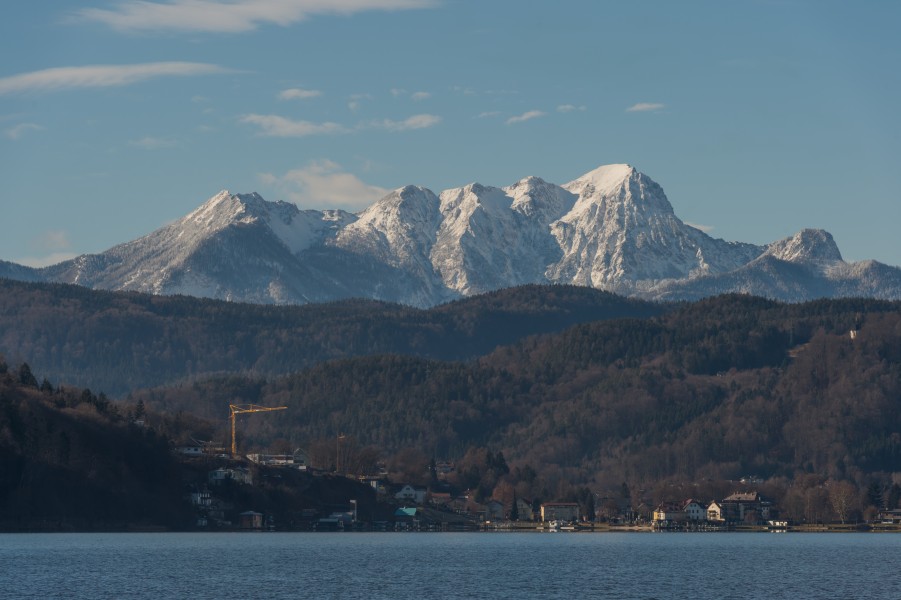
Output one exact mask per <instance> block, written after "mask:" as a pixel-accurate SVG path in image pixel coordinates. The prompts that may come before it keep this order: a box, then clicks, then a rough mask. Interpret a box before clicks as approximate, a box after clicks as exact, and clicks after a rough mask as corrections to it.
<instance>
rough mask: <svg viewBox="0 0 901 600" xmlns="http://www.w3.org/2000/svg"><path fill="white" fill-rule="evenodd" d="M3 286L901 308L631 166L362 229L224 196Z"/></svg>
mask: <svg viewBox="0 0 901 600" xmlns="http://www.w3.org/2000/svg"><path fill="white" fill-rule="evenodd" d="M0 266H2V267H3V268H2V270H0V273H3V272H6V273H12V275H11V276H13V277H17V275H16V274H18V276H19V277H26V276H28V277H34V278H39V279H43V280H47V281H63V282H70V283H78V284H81V285H85V286H89V287H96V288H104V289H117V290H125V289H129V290H138V291H143V292H150V293H155V294H176V293H181V294H190V295H199V296H208V297H213V298H224V299H229V300H238V301H249V302H265V303H306V302H321V301H328V300H334V299H339V298H347V297H353V296H358V297H369V298H376V299H381V300H389V301H395V302H401V303H406V304H411V305H416V306H430V305H434V304H437V303H440V302H444V301H447V300H450V299H453V298H457V297H460V296H465V295H470V294H476V293H481V292H486V291H490V290H495V289H499V288H503V287H509V286H515V285H520V284H525V283H572V284H576V285H584V286H591V287H596V288H603V289H607V290H610V291H615V292H619V293H624V294H633V295H641V296H643V297H647V298H661V299H663V298H666V299H671V298H695V297H703V296H706V295H711V294H717V293H723V292H735V291H740V292H742V291H743V292H749V293H754V294H759V295H764V296H769V297H774V298H780V299H783V300H804V299H809V298H813V297H822V296H831V295H868V296H876V297H881V298H901V269H898V268H896V267H888V266H886V265H881V264H879V263H875V262H869V263H855V264H853V265H849V264H848V263H845V262H844V261H843V260H842V258H841V253H840V252H839V250H838V247H837V246H836V245H835V241H834V240H833V239H832V236H831V235H829V234H828V233H827V232H824V231H821V230H813V229H808V230H803V231H801V232H799V233H798V234H796V235H794V236H792V237H790V238H787V239H785V240H780V241H777V242H773V243H772V244H769V245H767V246H756V245H753V244H744V243H738V242H726V241H723V240H719V239H715V238H712V237H710V236H708V235H706V234H705V233H703V232H701V231H700V230H698V229H695V228H693V227H691V226H689V225H686V224H685V223H683V222H682V221H681V220H680V219H679V218H678V217H677V216H676V215H675V213H674V211H673V208H672V205H671V204H670V203H669V200H668V199H667V197H666V195H665V194H664V192H663V189H662V188H661V187H660V186H659V185H657V184H656V183H655V182H654V181H653V180H651V179H650V178H649V177H648V176H647V175H644V174H643V173H640V172H639V171H637V170H636V169H634V168H633V167H631V166H630V165H625V164H621V165H606V166H602V167H599V168H597V169H595V170H593V171H591V172H589V173H586V174H585V175H583V176H581V177H579V178H577V179H575V180H573V181H571V182H569V183H567V184H565V185H563V186H559V185H556V184H553V183H548V182H545V181H543V180H542V179H539V178H537V177H526V178H524V179H522V180H520V181H518V182H516V183H514V184H513V185H510V186H507V187H503V188H498V187H490V186H484V185H480V184H478V183H472V184H469V185H466V186H463V187H460V188H454V189H450V190H446V191H444V192H442V193H440V194H439V195H437V196H436V195H435V194H434V193H432V192H431V191H430V190H428V189H426V188H423V187H417V186H406V187H403V188H399V189H397V190H395V191H393V192H391V193H390V194H388V195H387V196H385V197H384V198H382V199H381V200H379V201H378V202H376V203H375V204H373V205H372V206H370V207H369V208H367V209H366V210H364V211H363V212H361V213H359V214H358V215H352V214H349V213H346V212H343V211H315V210H304V211H301V210H300V209H298V208H297V207H296V206H295V205H293V204H289V203H285V202H267V201H266V200H263V198H261V197H260V196H259V195H258V194H255V193H254V194H231V193H229V192H227V191H223V192H220V193H218V194H216V195H215V196H213V197H212V198H210V199H209V200H208V201H207V202H205V203H204V204H202V205H201V206H200V207H199V208H197V209H196V210H194V211H193V212H191V213H190V214H188V215H187V216H185V217H184V218H182V219H180V220H178V221H176V222H174V223H172V224H170V225H167V226H165V227H163V228H161V229H158V230H157V231H154V232H152V233H150V234H149V235H147V236H144V237H142V238H140V239H137V240H134V241H131V242H127V243H124V244H121V245H119V246H116V247H114V248H111V249H110V250H108V251H106V252H103V253H101V254H97V255H86V256H80V257H78V258H76V259H73V260H71V261H67V262H64V263H60V264H58V265H54V266H52V267H47V268H45V269H39V270H28V271H25V270H23V269H14V268H11V267H9V266H8V265H0Z"/></svg>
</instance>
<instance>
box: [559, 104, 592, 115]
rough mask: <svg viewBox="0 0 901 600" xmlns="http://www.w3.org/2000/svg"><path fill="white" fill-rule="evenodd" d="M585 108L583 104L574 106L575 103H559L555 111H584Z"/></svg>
mask: <svg viewBox="0 0 901 600" xmlns="http://www.w3.org/2000/svg"><path fill="white" fill-rule="evenodd" d="M585 109H586V108H585V106H584V105H582V106H576V105H575V104H561V105H560V106H558V107H557V112H560V113H570V112H575V111H577V110H578V111H584V110H585Z"/></svg>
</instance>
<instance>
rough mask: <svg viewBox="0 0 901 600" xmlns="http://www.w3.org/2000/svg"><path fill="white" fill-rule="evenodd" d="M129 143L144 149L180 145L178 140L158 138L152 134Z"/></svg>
mask: <svg viewBox="0 0 901 600" xmlns="http://www.w3.org/2000/svg"><path fill="white" fill-rule="evenodd" d="M128 143H129V145H131V146H134V147H136V148H143V149H144V150H158V149H160V148H171V147H173V146H177V145H178V142H177V141H176V140H173V139H171V138H158V137H151V136H147V137H142V138H141V139H139V140H131V141H130V142H128Z"/></svg>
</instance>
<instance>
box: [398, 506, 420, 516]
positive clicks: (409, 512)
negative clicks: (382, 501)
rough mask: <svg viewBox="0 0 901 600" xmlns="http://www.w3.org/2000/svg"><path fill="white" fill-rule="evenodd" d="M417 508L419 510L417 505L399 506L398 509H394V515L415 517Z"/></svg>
mask: <svg viewBox="0 0 901 600" xmlns="http://www.w3.org/2000/svg"><path fill="white" fill-rule="evenodd" d="M416 510H417V509H416V507H410V508H408V507H406V506H405V507H403V508H398V509H397V510H396V511H394V516H395V517H415V516H416Z"/></svg>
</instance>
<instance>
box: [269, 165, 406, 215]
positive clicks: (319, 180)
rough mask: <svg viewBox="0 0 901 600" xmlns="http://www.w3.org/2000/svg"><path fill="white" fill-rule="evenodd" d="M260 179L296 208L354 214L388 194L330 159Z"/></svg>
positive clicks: (385, 190)
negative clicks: (350, 212) (327, 209)
mask: <svg viewBox="0 0 901 600" xmlns="http://www.w3.org/2000/svg"><path fill="white" fill-rule="evenodd" d="M260 179H261V180H262V182H263V183H264V184H266V185H272V186H274V187H276V188H278V189H279V190H280V191H281V193H283V194H285V196H286V197H287V198H288V199H289V200H291V201H292V202H295V203H296V204H298V205H299V206H304V207H310V208H318V209H322V208H342V209H345V210H351V211H357V210H361V209H363V208H366V207H367V206H369V205H370V204H372V203H373V202H375V201H376V200H378V199H380V198H382V197H384V196H385V195H387V194H388V192H389V191H390V190H387V189H385V188H381V187H378V186H375V185H370V184H368V183H365V182H364V181H362V180H361V179H360V178H358V177H357V176H356V175H354V174H352V173H348V172H346V171H344V170H343V169H342V168H341V165H339V164H337V163H335V162H332V161H330V160H318V161H313V162H311V163H309V164H307V165H306V166H304V167H301V168H298V169H293V170H291V171H288V172H287V173H285V174H284V175H281V176H278V175H273V174H271V173H261V174H260Z"/></svg>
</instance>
